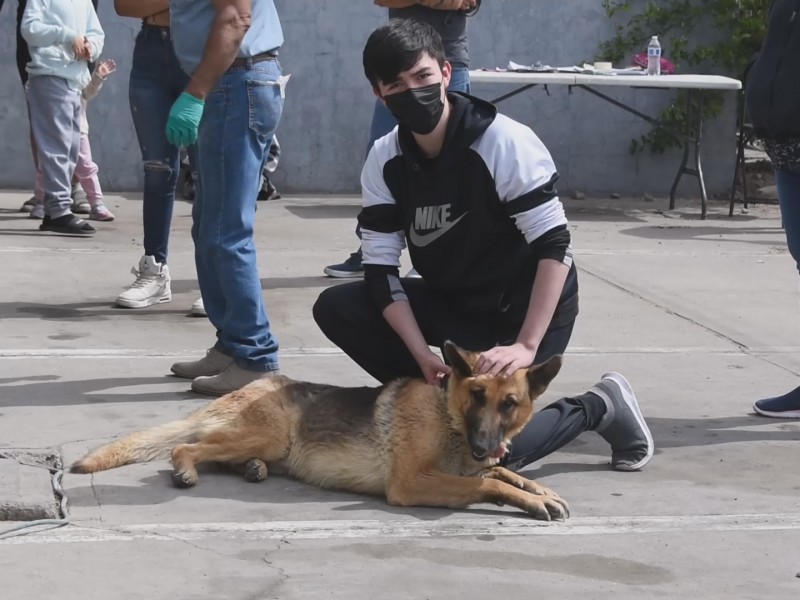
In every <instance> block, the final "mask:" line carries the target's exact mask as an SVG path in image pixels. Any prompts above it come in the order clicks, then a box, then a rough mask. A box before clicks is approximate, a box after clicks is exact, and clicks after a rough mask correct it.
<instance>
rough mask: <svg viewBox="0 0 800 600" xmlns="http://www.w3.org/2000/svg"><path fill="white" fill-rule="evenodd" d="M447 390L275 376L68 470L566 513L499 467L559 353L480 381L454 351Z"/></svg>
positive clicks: (415, 382)
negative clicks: (144, 468)
mask: <svg viewBox="0 0 800 600" xmlns="http://www.w3.org/2000/svg"><path fill="white" fill-rule="evenodd" d="M444 353H445V356H446V358H447V361H448V362H449V364H450V365H451V366H452V369H453V372H452V375H450V377H449V378H448V379H447V381H446V383H445V384H444V385H443V386H441V387H438V386H434V385H428V384H427V383H425V382H424V381H422V380H419V379H399V380H397V381H394V382H391V383H389V384H387V385H385V386H383V387H380V388H343V387H337V386H331V385H322V384H316V383H306V382H299V381H293V380H291V379H289V378H288V377H284V376H279V377H274V378H270V379H263V380H259V381H256V382H254V383H251V384H249V385H247V386H246V387H244V388H242V389H241V390H238V391H235V392H232V393H230V394H227V395H225V396H223V397H221V398H219V399H217V400H215V401H214V402H212V403H211V404H209V405H208V406H206V407H205V408H201V409H199V410H198V411H196V412H195V413H193V414H192V415H190V416H189V417H187V418H186V419H183V420H181V421H175V422H172V423H168V424H166V425H162V426H160V427H155V428H153V429H149V430H147V431H142V432H139V433H134V434H131V435H129V436H127V437H124V438H121V439H119V440H117V441H115V442H112V443H109V444H106V445H104V446H101V447H100V448H97V449H96V450H94V451H92V452H90V453H89V454H88V455H87V456H85V457H84V458H82V459H80V460H79V461H77V462H76V463H75V464H73V465H72V468H71V470H72V472H73V473H93V472H95V471H103V470H105V469H112V468H114V467H119V466H121V465H125V464H130V463H136V462H147V461H150V460H156V459H164V458H167V457H169V456H170V452H171V456H172V464H173V474H172V479H173V482H174V483H175V484H176V485H177V486H178V487H189V486H193V485H195V484H196V483H197V477H198V476H197V469H196V466H197V464H198V463H203V462H208V461H214V462H220V463H224V464H229V465H231V466H233V467H234V468H236V469H237V470H239V471H240V472H242V473H243V474H244V476H245V478H246V479H248V480H249V481H262V480H263V479H265V478H266V477H267V468H268V467H269V469H271V470H273V471H274V472H277V473H284V474H288V475H289V476H291V477H294V478H296V479H300V480H302V481H305V482H308V483H311V484H313V485H317V486H320V487H323V488H337V489H341V490H346V491H350V492H357V493H364V494H372V495H382V496H384V497H385V498H386V499H387V500H388V502H389V504H393V505H397V506H439V507H449V508H464V507H466V506H468V505H470V504H475V503H482V502H488V503H495V504H501V505H502V504H507V505H510V506H514V507H516V508H519V509H521V510H523V511H525V512H526V513H528V514H529V515H531V516H533V517H535V518H537V519H543V520H548V521H549V520H551V519H560V520H563V519H565V518H566V517H567V516H569V508H568V506H567V503H566V502H565V501H564V500H562V499H561V498H560V497H559V496H558V494H556V493H555V492H553V491H551V490H549V489H547V488H545V487H543V486H541V485H538V484H537V483H534V482H533V481H531V480H529V479H526V478H524V477H521V476H520V475H517V474H516V473H513V472H512V471H509V470H508V469H505V468H503V467H500V466H497V464H498V462H499V461H500V459H501V458H502V456H503V455H504V454H505V452H506V449H507V444H508V443H509V442H510V440H511V439H512V438H513V437H514V436H515V435H516V434H517V433H519V432H520V431H521V430H522V428H523V427H524V426H525V425H526V424H527V423H528V421H529V420H530V419H531V417H532V415H533V402H534V400H535V399H536V398H537V397H539V396H540V395H541V394H542V393H543V392H544V391H545V389H546V388H547V386H548V385H549V384H550V382H551V381H552V379H553V377H555V376H556V374H557V373H558V371H559V369H560V368H561V357H560V356H557V357H554V358H552V359H550V360H549V361H548V362H546V363H544V364H542V365H535V366H532V367H530V368H528V369H520V370H519V371H517V372H516V373H514V374H513V375H511V376H509V377H508V378H507V379H502V378H500V377H490V376H488V375H475V374H474V373H473V367H474V365H475V362H476V360H477V358H478V354H477V353H472V352H465V351H463V350H461V349H459V348H457V347H456V346H455V345H454V344H452V343H450V342H448V343H447V344H445V347H444Z"/></svg>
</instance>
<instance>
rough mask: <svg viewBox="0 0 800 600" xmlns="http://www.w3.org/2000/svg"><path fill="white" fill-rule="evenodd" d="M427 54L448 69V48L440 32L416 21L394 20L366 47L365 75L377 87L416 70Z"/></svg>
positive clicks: (373, 33) (373, 36)
mask: <svg viewBox="0 0 800 600" xmlns="http://www.w3.org/2000/svg"><path fill="white" fill-rule="evenodd" d="M423 54H429V55H430V56H431V57H433V58H434V59H435V60H436V62H438V63H439V66H440V67H442V66H444V62H445V56H444V46H443V44H442V38H441V37H440V36H439V34H438V33H436V30H435V29H434V28H433V27H431V26H430V25H428V24H427V23H422V22H420V21H416V20H414V19H391V20H390V21H389V22H388V23H387V24H386V25H383V26H381V27H378V28H377V29H376V30H375V31H373V32H372V34H371V35H370V36H369V39H368V40H367V43H366V45H365V46H364V57H363V59H364V74H365V75H366V76H367V79H369V82H370V83H371V84H372V87H373V88H377V87H378V82H383V83H388V82H391V81H394V80H395V79H397V76H398V75H399V74H400V73H402V72H403V71H408V70H409V69H410V68H411V67H413V66H414V65H415V64H416V63H417V61H419V59H420V58H421V57H422V55H423Z"/></svg>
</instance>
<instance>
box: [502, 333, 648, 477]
mask: <svg viewBox="0 0 800 600" xmlns="http://www.w3.org/2000/svg"><path fill="white" fill-rule="evenodd" d="M574 324H575V323H574V321H573V322H571V323H568V324H566V325H564V326H561V327H558V328H556V329H551V330H549V331H548V332H547V333H546V334H545V336H544V338H543V339H542V342H541V344H540V345H539V350H538V352H537V353H536V358H535V359H534V364H542V363H544V362H546V361H547V360H549V359H550V358H552V357H553V356H557V355H563V354H564V352H566V349H567V345H568V343H569V340H570V337H571V336H572V329H573V326H574ZM585 431H596V432H598V433H599V434H600V435H602V436H603V437H604V438H605V439H606V441H608V442H609V444H610V445H611V448H612V459H611V462H612V466H613V467H614V468H615V469H617V470H620V471H636V470H639V469H641V468H642V467H644V466H645V465H646V464H647V463H648V462H649V461H650V458H652V455H653V451H654V444H653V438H652V435H651V434H650V430H649V429H648V427H647V424H646V423H645V421H644V418H643V417H642V414H641V411H640V410H639V406H638V402H637V400H636V396H635V395H634V393H633V389H631V387H630V384H629V383H628V381H627V380H626V379H625V378H624V377H622V376H621V375H619V374H618V373H607V374H606V375H604V376H603V377H602V379H601V380H600V381H599V382H598V383H597V384H595V385H594V386H593V387H592V389H591V390H589V391H588V392H586V393H585V394H582V395H580V396H575V397H572V398H562V399H560V400H558V401H556V402H553V403H552V404H549V405H548V406H546V407H544V408H543V409H542V410H540V411H538V412H537V413H536V414H535V415H534V417H533V419H531V421H530V422H529V423H528V425H527V426H526V427H525V428H524V429H523V430H522V431H521V432H520V433H519V435H517V437H515V438H514V440H513V441H512V442H511V449H510V452H509V454H508V455H507V456H506V457H505V458H504V459H503V464H504V466H507V467H508V468H509V469H512V470H519V469H521V468H523V467H525V466H526V465H529V464H531V463H533V462H535V461H537V460H539V459H541V458H544V457H545V456H547V455H549V454H552V453H553V452H555V451H556V450H558V449H559V448H562V447H563V446H565V445H567V444H568V443H569V442H571V441H572V440H574V439H575V438H577V437H578V436H579V435H580V434H582V433H583V432H585Z"/></svg>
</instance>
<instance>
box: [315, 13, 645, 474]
mask: <svg viewBox="0 0 800 600" xmlns="http://www.w3.org/2000/svg"><path fill="white" fill-rule="evenodd" d="M363 61H364V71H365V73H366V76H367V79H368V80H369V82H370V84H371V85H372V88H373V91H374V93H375V95H376V96H377V97H378V98H379V99H381V100H382V101H383V102H384V103H385V104H386V106H387V107H388V108H389V110H390V111H391V112H392V113H393V114H394V116H395V117H396V118H397V121H398V123H399V126H398V127H397V128H395V129H394V130H393V131H392V132H391V133H389V134H388V135H386V136H384V137H383V138H381V139H379V140H378V141H377V142H376V143H375V145H374V147H373V148H372V150H371V151H370V153H369V156H368V158H367V161H366V164H365V165H364V169H363V172H362V175H361V185H362V195H363V209H362V211H361V213H360V215H359V223H360V225H361V229H362V244H363V246H362V247H363V262H364V270H365V272H364V275H365V276H364V280H363V281H358V282H354V283H349V284H344V285H339V286H336V287H332V288H329V289H327V290H325V291H324V292H323V293H322V294H321V295H320V296H319V298H318V299H317V302H316V304H315V305H314V318H315V320H316V322H317V324H318V325H319V326H320V328H321V329H322V331H323V332H324V333H325V335H326V336H328V338H329V339H330V340H331V341H332V342H333V343H334V344H336V345H337V346H338V347H340V348H341V349H342V350H343V351H344V352H345V353H347V355H348V356H350V357H351V358H352V359H353V360H354V361H355V362H356V363H358V364H359V365H360V366H361V367H362V368H363V369H364V370H366V371H367V372H368V373H370V374H371V375H372V376H373V377H375V378H376V379H378V380H379V381H381V382H388V381H390V380H392V379H395V378H398V377H424V378H425V379H426V380H427V381H428V383H431V384H436V383H437V382H439V381H440V380H441V378H442V377H444V376H446V375H447V374H448V373H449V372H450V367H449V366H448V365H446V364H444V362H442V360H441V359H440V358H439V356H438V355H436V354H435V353H434V352H432V351H431V350H430V348H429V346H435V347H439V348H441V347H442V346H443V345H444V342H445V341H446V340H452V341H453V342H455V343H456V344H457V345H459V346H461V347H463V348H467V349H470V350H484V352H483V353H482V354H481V358H480V360H479V362H478V364H477V365H476V367H477V371H478V372H479V373H485V374H490V375H497V374H501V375H509V374H511V373H513V372H514V371H516V370H517V369H520V368H523V367H528V366H529V365H531V364H534V363H542V362H544V361H546V360H547V359H549V358H551V357H552V356H554V355H558V354H563V353H564V351H565V350H566V348H567V343H568V342H569V339H570V336H571V334H572V328H573V326H574V323H575V318H576V316H577V314H578V279H577V272H576V268H575V265H574V263H573V259H572V250H571V248H570V233H569V230H568V228H567V219H566V216H565V214H564V208H563V206H562V204H561V202H560V200H559V199H558V196H557V193H556V189H555V182H556V180H557V179H558V174H557V173H556V169H555V166H554V164H553V160H552V158H551V157H550V153H549V152H548V151H547V148H545V146H544V144H542V142H541V140H539V138H538V137H537V136H536V135H535V134H534V133H533V131H531V130H530V129H529V128H528V127H526V126H524V125H522V124H520V123H518V122H516V121H513V120H512V119H509V118H508V117H505V116H503V115H501V114H498V112H497V109H496V107H495V106H494V105H492V104H490V103H488V102H485V101H482V100H479V99H477V98H474V97H472V96H469V95H466V94H460V93H446V92H445V90H446V89H447V86H448V84H449V82H450V74H451V67H450V64H449V63H448V62H447V61H446V60H445V57H444V51H443V48H442V42H441V39H440V38H439V36H438V34H437V33H436V32H435V31H434V30H433V29H432V28H431V27H430V26H429V25H427V24H424V23H420V22H417V21H414V20H413V19H406V20H402V21H401V20H393V21H390V22H389V23H388V24H387V25H385V26H383V27H380V28H378V29H377V30H375V31H374V32H373V33H372V35H371V36H370V37H369V40H368V41H367V44H366V47H365V48H364V56H363ZM406 243H408V248H409V255H410V257H411V261H412V263H413V265H414V268H415V269H416V270H417V271H418V272H419V274H420V275H421V278H420V279H408V278H406V279H401V278H400V277H399V267H400V254H401V251H402V250H403V248H404V247H405V246H406ZM487 349H488V350H487ZM476 401H477V400H476ZM587 430H593V431H596V432H598V433H599V434H600V435H601V436H603V438H605V439H606V441H608V442H609V444H610V445H611V451H612V452H611V454H612V456H611V464H612V466H613V468H615V469H618V470H623V471H634V470H639V469H641V468H642V467H644V465H645V464H647V462H648V461H649V460H650V459H651V458H652V456H653V450H654V444H653V438H652V436H651V434H650V431H649V429H648V427H647V424H646V423H645V421H644V418H643V417H642V414H641V411H640V410H639V406H638V403H637V401H636V397H635V396H634V393H633V390H632V388H631V386H630V384H629V383H628V381H627V380H626V379H625V378H624V377H623V376H622V375H620V374H618V373H608V374H606V375H604V376H603V377H602V378H601V380H600V381H599V382H598V383H597V384H596V385H595V386H594V387H592V389H591V390H589V391H588V392H586V393H585V394H583V395H580V396H576V397H574V398H564V399H562V400H559V401H557V402H555V403H553V404H551V405H549V406H547V407H546V408H544V409H543V410H541V411H540V412H539V413H538V414H537V415H536V417H535V418H534V419H533V420H532V421H531V422H530V423H529V424H528V426H527V427H526V428H525V429H524V430H523V432H522V433H521V434H519V435H518V436H517V437H516V438H515V440H514V442H513V444H512V447H511V450H510V452H509V453H508V454H507V455H506V457H505V458H504V461H503V464H505V465H507V466H509V467H510V468H515V469H519V468H520V467H523V466H525V465H527V464H529V463H531V462H533V461H536V460H538V459H540V458H542V457H544V456H546V455H547V454H549V453H551V452H553V451H555V450H557V449H558V448H560V447H562V446H563V445H565V444H566V443H568V442H570V441H571V440H573V439H574V438H575V437H577V436H578V435H579V434H580V433H582V432H583V431H587Z"/></svg>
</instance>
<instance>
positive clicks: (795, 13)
mask: <svg viewBox="0 0 800 600" xmlns="http://www.w3.org/2000/svg"><path fill="white" fill-rule="evenodd" d="M745 90H746V99H747V109H748V112H749V114H750V119H751V120H752V122H753V128H754V131H755V133H756V135H757V136H759V137H760V138H762V139H763V140H764V147H765V150H766V151H767V155H768V156H769V158H770V160H771V161H772V166H773V168H774V169H775V183H776V185H777V187H778V203H779V204H780V207H781V219H782V220H783V229H784V230H785V232H786V241H787V243H788V246H789V253H790V254H791V255H792V258H793V259H794V261H795V264H796V265H797V269H798V271H800V2H798V0H774V1H773V3H772V6H771V7H770V13H769V21H768V23H767V34H766V37H765V39H764V46H763V47H762V49H761V51H760V52H759V54H758V57H757V58H756V60H755V62H754V63H753V65H752V67H751V68H750V70H749V71H748V74H747V76H746V78H745ZM753 410H755V412H756V413H757V414H760V415H762V416H765V417H779V418H784V419H787V418H791V419H800V387H797V388H795V389H793V390H792V391H790V392H788V393H786V394H783V395H782V396H776V397H773V398H765V399H763V400H758V401H757V402H756V403H755V405H754V406H753Z"/></svg>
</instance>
